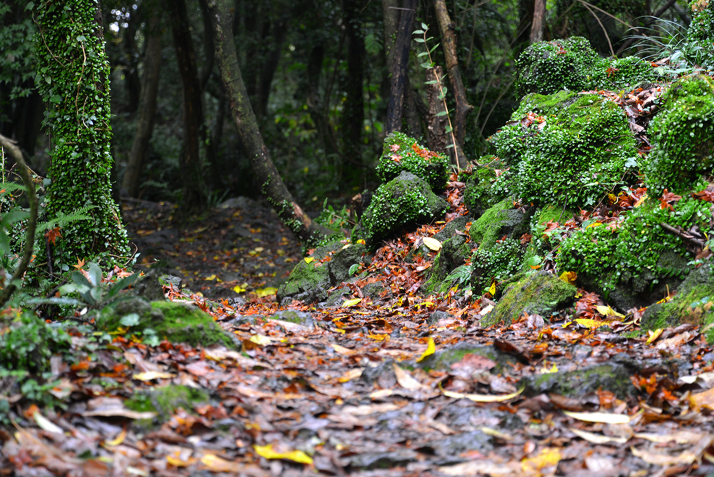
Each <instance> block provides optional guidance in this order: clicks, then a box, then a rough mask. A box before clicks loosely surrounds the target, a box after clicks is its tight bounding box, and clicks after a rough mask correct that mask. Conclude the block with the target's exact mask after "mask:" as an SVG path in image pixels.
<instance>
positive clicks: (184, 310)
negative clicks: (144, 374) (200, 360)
mask: <svg viewBox="0 0 714 477" xmlns="http://www.w3.org/2000/svg"><path fill="white" fill-rule="evenodd" d="M97 328H98V329H100V330H103V331H109V332H112V331H116V330H118V329H119V328H124V329H127V328H128V330H129V332H130V333H141V334H143V335H148V334H151V333H152V332H153V333H154V334H156V336H157V337H158V338H159V339H167V340H169V341H171V342H172V343H187V344H190V345H192V346H211V345H215V344H219V345H223V346H226V347H228V348H234V347H235V345H234V342H233V340H232V339H231V337H230V336H229V334H228V333H226V332H225V331H223V329H222V328H221V327H220V326H219V325H218V324H217V323H216V322H215V321H214V320H213V318H212V317H211V315H209V314H208V313H206V312H204V311H202V310H201V309H199V308H198V307H196V306H193V305H186V304H184V303H174V302H170V301H154V302H149V301H147V300H144V299H143V298H140V297H134V298H130V299H128V300H124V301H121V302H119V303H117V304H116V306H115V307H114V308H113V309H109V310H106V311H103V312H102V314H101V315H100V316H99V318H98V319H97Z"/></svg>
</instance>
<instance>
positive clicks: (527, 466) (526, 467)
mask: <svg viewBox="0 0 714 477" xmlns="http://www.w3.org/2000/svg"><path fill="white" fill-rule="evenodd" d="M559 462H560V449H558V448H554V447H547V448H545V449H542V450H541V451H540V452H539V453H538V454H537V455H536V456H534V457H529V458H527V459H523V460H522V461H521V468H522V469H523V472H529V473H533V472H539V471H541V470H543V469H545V468H547V467H555V466H557V465H558V463H559Z"/></svg>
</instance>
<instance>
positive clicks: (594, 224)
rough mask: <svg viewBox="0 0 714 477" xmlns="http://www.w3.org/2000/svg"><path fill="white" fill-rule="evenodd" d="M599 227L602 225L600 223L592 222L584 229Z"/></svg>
mask: <svg viewBox="0 0 714 477" xmlns="http://www.w3.org/2000/svg"><path fill="white" fill-rule="evenodd" d="M601 225H602V223H600V222H593V223H592V224H590V225H588V226H587V227H585V228H586V229H589V228H590V227H599V226H601Z"/></svg>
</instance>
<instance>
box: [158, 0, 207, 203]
mask: <svg viewBox="0 0 714 477" xmlns="http://www.w3.org/2000/svg"><path fill="white" fill-rule="evenodd" d="M167 4H168V6H169V10H170V14H171V24H172V33H173V39H174V47H175V49H176V59H177V61H178V67H179V74H180V76H181V84H182V86H183V123H184V144H183V148H182V151H181V156H180V158H179V166H180V168H181V179H182V182H183V187H184V190H183V200H182V203H183V207H184V209H185V210H187V211H191V210H200V209H203V208H204V207H205V205H206V196H205V192H204V190H203V180H202V175H201V157H200V143H201V136H202V135H203V131H202V128H203V106H202V98H201V84H200V82H199V79H198V69H197V67H196V54H195V52H194V50H193V42H192V40H191V29H190V25H189V20H188V13H187V12H186V1H185V0H169V1H168V2H167Z"/></svg>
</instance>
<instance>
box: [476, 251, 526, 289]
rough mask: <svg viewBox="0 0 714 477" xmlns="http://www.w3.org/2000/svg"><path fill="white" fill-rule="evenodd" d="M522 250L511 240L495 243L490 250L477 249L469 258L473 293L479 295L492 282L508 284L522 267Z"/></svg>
mask: <svg viewBox="0 0 714 477" xmlns="http://www.w3.org/2000/svg"><path fill="white" fill-rule="evenodd" d="M523 248H524V246H523V245H521V243H520V242H519V241H518V240H516V239H512V238H507V239H505V240H502V241H500V242H496V243H495V244H494V245H493V246H492V247H491V248H485V247H483V246H481V247H479V249H478V250H476V251H475V252H474V254H473V255H472V257H471V275H470V283H471V287H472V289H473V291H474V293H475V294H477V295H480V294H481V293H482V291H485V290H487V289H488V288H490V287H491V284H492V282H493V280H496V281H499V282H500V281H506V282H508V281H509V280H511V279H512V278H513V277H514V276H515V275H516V274H518V273H519V271H520V270H521V269H522V266H523V265H522V264H523ZM503 286H505V284H504V285H501V287H503Z"/></svg>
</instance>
